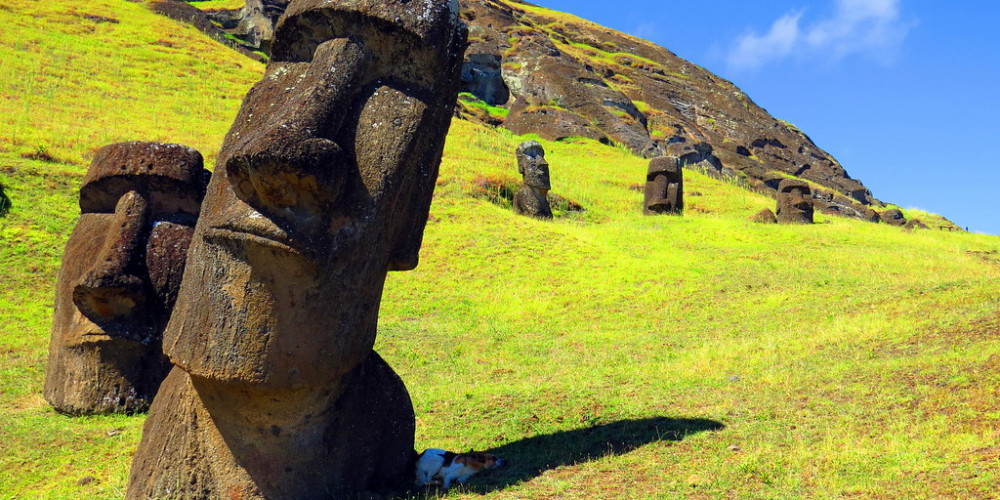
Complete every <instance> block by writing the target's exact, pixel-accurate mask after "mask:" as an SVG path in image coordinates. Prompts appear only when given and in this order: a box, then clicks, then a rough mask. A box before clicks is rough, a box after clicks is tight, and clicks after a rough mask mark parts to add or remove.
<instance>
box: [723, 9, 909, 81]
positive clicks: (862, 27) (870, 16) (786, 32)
mask: <svg viewBox="0 0 1000 500" xmlns="http://www.w3.org/2000/svg"><path fill="white" fill-rule="evenodd" d="M900 1H901V0H835V5H834V11H833V13H832V14H831V15H829V16H828V17H826V18H822V19H819V20H817V21H814V22H812V23H810V24H804V23H803V17H804V14H805V11H801V10H800V11H793V12H789V13H787V14H785V15H783V16H781V17H780V18H778V19H777V20H776V21H774V23H773V24H771V29H770V31H768V32H767V33H765V34H763V35H758V34H757V33H755V32H752V31H751V32H747V33H746V34H745V35H743V36H742V37H740V38H739V39H738V40H736V42H735V44H734V46H733V48H732V49H731V50H730V51H729V54H728V56H727V60H726V63H727V66H728V67H729V69H730V70H736V71H738V70H755V69H760V68H763V67H764V66H766V65H767V64H768V63H771V62H774V61H779V60H782V59H786V58H789V57H792V58H796V59H800V60H804V59H809V60H812V61H815V60H823V61H828V62H829V61H838V60H841V59H843V58H845V57H848V56H852V55H855V54H860V55H862V56H865V57H871V58H874V59H876V60H877V61H879V62H882V63H888V62H889V61H891V59H892V57H893V55H894V54H895V53H896V52H897V51H898V49H899V47H900V45H902V43H903V40H904V39H905V38H906V34H907V32H908V31H909V30H910V28H911V27H912V24H911V23H909V22H907V21H904V20H903V19H902V17H901V15H900V5H899V4H900Z"/></svg>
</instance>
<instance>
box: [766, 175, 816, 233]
mask: <svg viewBox="0 0 1000 500" xmlns="http://www.w3.org/2000/svg"><path fill="white" fill-rule="evenodd" d="M775 215H776V216H777V217H778V223H779V224H812V223H813V199H812V190H810V189H809V184H807V183H806V182H804V181H799V180H795V179H785V180H782V181H781V182H780V183H779V184H778V201H777V210H776V211H775Z"/></svg>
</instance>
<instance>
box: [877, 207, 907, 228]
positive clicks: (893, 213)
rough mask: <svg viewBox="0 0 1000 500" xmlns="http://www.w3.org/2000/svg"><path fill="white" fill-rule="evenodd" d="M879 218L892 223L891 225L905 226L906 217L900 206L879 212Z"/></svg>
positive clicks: (889, 223)
mask: <svg viewBox="0 0 1000 500" xmlns="http://www.w3.org/2000/svg"><path fill="white" fill-rule="evenodd" d="M879 220H881V221H882V222H884V223H886V224H888V225H890V226H905V225H906V217H905V216H903V212H902V211H901V210H900V209H898V208H890V209H889V210H886V211H884V212H882V213H880V214H879Z"/></svg>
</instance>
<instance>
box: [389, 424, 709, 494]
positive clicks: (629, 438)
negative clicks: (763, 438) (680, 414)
mask: <svg viewBox="0 0 1000 500" xmlns="http://www.w3.org/2000/svg"><path fill="white" fill-rule="evenodd" d="M724 428H725V426H724V425H722V424H721V423H719V422H716V421H714V420H708V419H702V418H667V417H656V418H645V419H639V420H622V421H619V422H613V423H610V424H604V425H596V426H593V427H588V428H585V429H574V430H570V431H561V432H555V433H552V434H545V435H541V436H533V437H529V438H526V439H522V440H520V441H515V442H513V443H508V444H505V445H503V446H499V447H496V448H493V449H489V450H481V451H484V452H486V453H492V454H494V455H496V456H497V457H499V458H502V459H504V460H506V461H507V464H505V465H504V466H503V467H500V468H497V469H491V470H487V471H484V472H481V473H479V474H477V475H475V476H473V478H472V479H470V480H469V482H468V483H466V484H464V485H459V484H456V485H453V486H452V487H453V488H456V487H457V488H460V489H461V491H462V492H465V493H478V494H485V493H489V492H492V491H497V490H501V489H504V488H508V487H510V486H513V485H515V484H518V483H521V482H524V481H527V480H529V479H532V478H535V477H538V476H540V475H541V474H542V473H544V472H545V471H547V470H551V469H555V468H557V467H561V466H568V465H576V464H580V463H583V462H588V461H592V460H596V459H599V458H601V457H606V456H611V455H623V454H625V453H628V452H630V451H633V450H635V449H637V448H639V447H641V446H644V445H647V444H650V443H655V442H659V441H680V440H682V439H684V438H685V437H687V436H690V435H692V434H697V433H699V432H705V431H718V430H722V429H724ZM455 451H456V452H460V450H455ZM477 451H479V450H477ZM441 493H443V490H440V489H438V488H435V487H431V488H430V489H428V490H426V491H423V492H419V493H417V494H415V495H411V496H409V497H407V498H413V499H424V498H437V497H438V496H439V495H440V494H441Z"/></svg>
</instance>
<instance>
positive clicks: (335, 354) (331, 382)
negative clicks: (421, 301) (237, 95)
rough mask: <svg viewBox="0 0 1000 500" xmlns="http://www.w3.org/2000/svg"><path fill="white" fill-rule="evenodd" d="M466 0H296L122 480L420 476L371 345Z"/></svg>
mask: <svg viewBox="0 0 1000 500" xmlns="http://www.w3.org/2000/svg"><path fill="white" fill-rule="evenodd" d="M458 14H459V11H458V3H457V2H455V1H454V0H451V1H449V0H420V1H418V2H413V1H412V0H341V1H336V2H331V1H329V0H293V1H292V2H291V4H290V5H289V6H288V9H287V10H286V12H285V14H284V15H283V16H282V18H281V19H280V20H279V22H278V25H277V27H276V29H275V38H274V43H273V46H272V52H271V59H270V62H269V63H268V65H267V68H266V70H265V75H264V77H263V78H262V79H261V80H260V81H259V82H258V83H257V84H256V85H255V86H254V87H253V88H252V89H251V90H250V92H249V93H248V94H247V96H246V98H245V99H244V101H243V105H242V107H241V109H240V111H239V113H238V115H237V117H236V120H235V122H234V123H233V126H232V128H231V129H230V131H229V133H228V135H227V136H226V139H225V141H224V143H223V146H222V150H221V152H220V154H219V161H218V166H217V167H216V171H215V174H214V175H213V177H212V181H211V183H210V184H209V186H208V192H207V194H206V197H205V201H204V204H203V207H202V212H201V217H200V218H199V220H198V225H197V227H196V228H195V234H194V238H193V240H192V243H191V250H190V253H189V257H188V261H187V268H186V269H185V271H184V279H183V282H182V285H181V290H180V293H179V295H178V298H177V304H176V306H175V309H174V314H173V316H172V317H171V320H170V323H169V324H168V325H167V329H166V331H165V333H164V338H163V348H164V352H165V353H166V354H167V355H168V356H169V357H170V361H171V362H172V363H173V364H174V365H175V366H174V368H173V369H172V370H171V372H170V374H169V375H168V376H167V379H166V380H165V381H164V383H163V385H162V386H161V388H160V392H159V393H158V394H157V397H156V399H155V400H154V402H153V405H152V407H151V408H150V412H149V417H148V418H147V420H146V424H145V427H144V429H143V436H142V441H141V442H140V444H139V448H138V450H137V452H136V455H135V458H134V461H133V463H132V470H131V473H130V477H129V485H128V491H127V493H126V498H132V499H145V498H230V497H240V498H289V499H309V498H355V497H364V496H368V495H374V494H388V493H391V492H394V491H398V490H401V489H405V488H406V487H407V486H409V485H410V484H411V483H412V479H413V471H412V468H411V467H412V457H413V439H414V426H415V422H414V414H413V407H412V404H411V403H410V398H409V395H408V393H407V391H406V387H405V386H404V385H403V382H402V381H401V380H400V379H399V377H398V376H397V375H396V374H395V372H393V370H392V369H391V368H390V367H389V365H388V364H386V363H385V361H383V360H382V359H381V358H380V357H379V356H378V355H377V354H376V353H375V352H374V351H373V350H372V346H373V344H374V341H375V335H376V327H377V322H378V311H379V302H380V300H381V296H382V289H383V285H384V283H385V278H386V273H387V272H388V271H390V270H408V269H412V268H413V267H415V266H416V265H417V257H418V251H419V249H420V244H421V240H422V237H423V230H424V226H425V224H426V222H427V217H428V210H429V207H430V203H431V197H432V194H433V189H434V183H435V180H436V178H437V172H438V165H439V164H440V161H441V153H442V149H443V146H444V139H445V136H446V134H447V131H448V127H449V124H450V121H451V116H452V112H453V110H454V105H455V99H456V96H457V85H458V82H459V69H460V64H461V62H462V54H463V51H464V49H465V38H466V30H465V28H464V25H462V24H461V23H460V22H459V20H458Z"/></svg>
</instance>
